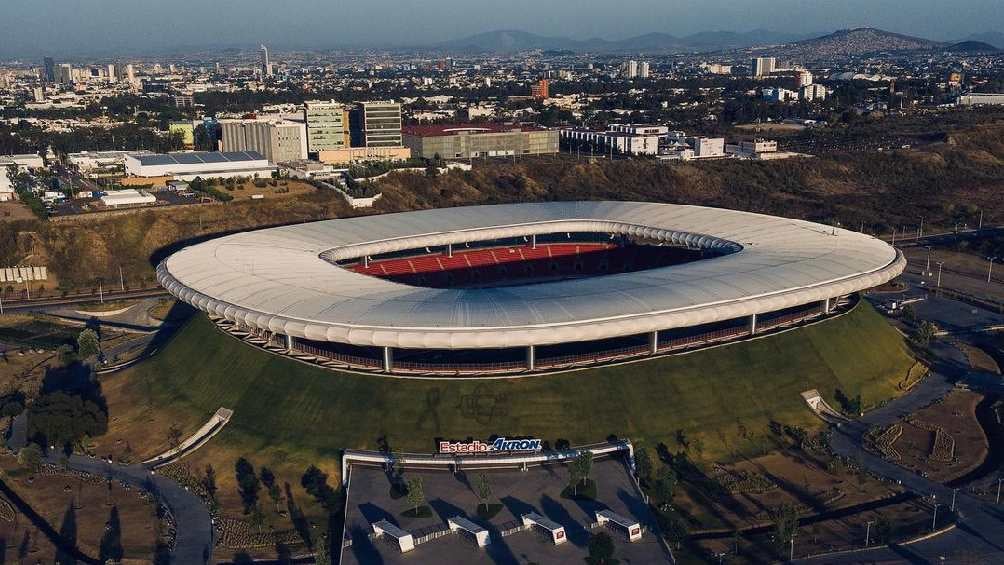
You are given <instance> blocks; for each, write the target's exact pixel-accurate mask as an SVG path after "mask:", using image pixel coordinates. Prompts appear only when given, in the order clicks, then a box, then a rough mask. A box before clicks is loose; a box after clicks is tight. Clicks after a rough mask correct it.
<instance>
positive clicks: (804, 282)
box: [157, 202, 905, 378]
mask: <svg viewBox="0 0 1004 565" xmlns="http://www.w3.org/2000/svg"><path fill="white" fill-rule="evenodd" d="M904 267H905V259H904V258H903V256H902V255H901V254H900V253H898V252H897V251H896V250H895V249H893V248H892V247H891V246H889V245H887V244H886V243H884V242H882V241H880V240H878V239H876V238H873V237H871V236H867V235H864V234H860V233H855V232H851V231H847V230H843V229H839V228H833V227H830V226H824V225H821V224H816V223H812V222H806V221H801V220H792V219H786V218H780V217H773V216H766V215H760V214H754V213H748V212H738V211H731V210H723V209H715V208H704V207H697V206H683V205H671V204H651V203H635V202H554V203H535V204H509V205H492V206H473V207H464V208H449V209H437V210H424V211H416V212H405V213H398V214H386V215H379V216H366V217H357V218H349V219H338V220H328V221H321V222H313V223H307V224H300V225H291V226H284V227H279V228H271V229H265V230H260V231H254V232H246V233H239V234H235V235H230V236H226V237H221V238H218V239H215V240H211V241H208V242H205V243H201V244H198V245H193V246H191V247H187V248H185V249H183V250H181V251H179V252H177V253H175V254H174V255H172V256H170V257H168V258H167V259H166V260H164V261H163V262H162V263H161V264H160V265H159V266H158V268H157V277H158V280H159V281H160V283H161V284H162V285H163V286H164V287H165V288H166V289H167V290H168V291H169V292H171V293H172V294H173V295H175V296H176V297H178V298H179V299H181V300H182V301H185V302H187V303H189V304H191V305H193V306H195V307H196V308H198V309H200V310H203V311H205V312H207V313H208V314H209V316H210V317H211V318H212V319H213V320H214V321H215V322H216V323H217V325H219V326H220V327H222V328H223V329H225V330H226V331H228V332H230V333H231V334H233V335H236V336H239V337H241V338H243V339H245V340H246V341H248V342H250V343H253V344H256V345H258V346H261V347H264V348H267V349H269V350H271V351H273V352H276V353H281V354H286V355H291V356H294V357H296V358H298V359H300V360H303V361H308V362H311V363H315V364H317V365H320V366H323V367H328V368H332V369H351V370H363V371H372V372H375V373H381V374H389V375H398V376H415V377H432V378H443V377H446V378H456V377H485V376H488V377H491V376H525V375H532V374H539V373H544V372H550V371H556V370H566V369H571V368H577V367H582V366H589V365H595V364H603V363H610V362H617V361H623V360H628V359H633V358H642V357H645V356H653V355H664V354H669V353H675V352H680V351H685V350H690V349H695V348H700V347H706V346H708V345H712V344H717V343H722V342H726V341H732V340H741V339H748V338H750V337H754V336H758V335H762V334H766V333H769V332H772V331H778V330H780V329H784V328H787V327H791V326H795V325H799V324H803V323H806V322H809V321H813V320H817V319H821V318H825V317H827V316H834V315H838V314H840V313H841V312H844V311H846V309H847V308H849V307H850V306H851V305H852V304H853V302H854V300H855V295H856V293H858V292H861V291H863V290H867V289H869V288H872V287H875V286H878V285H881V284H883V283H885V282H887V281H889V280H890V279H892V278H894V277H895V276H897V275H899V274H900V273H901V272H902V271H903V269H904Z"/></svg>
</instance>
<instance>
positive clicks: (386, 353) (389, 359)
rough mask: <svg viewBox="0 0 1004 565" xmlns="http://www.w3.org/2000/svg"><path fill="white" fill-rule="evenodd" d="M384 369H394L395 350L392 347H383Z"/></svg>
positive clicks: (387, 370)
mask: <svg viewBox="0 0 1004 565" xmlns="http://www.w3.org/2000/svg"><path fill="white" fill-rule="evenodd" d="M383 370H384V372H385V373H389V372H391V371H393V370H394V350H393V349H391V348H390V347H384V348H383Z"/></svg>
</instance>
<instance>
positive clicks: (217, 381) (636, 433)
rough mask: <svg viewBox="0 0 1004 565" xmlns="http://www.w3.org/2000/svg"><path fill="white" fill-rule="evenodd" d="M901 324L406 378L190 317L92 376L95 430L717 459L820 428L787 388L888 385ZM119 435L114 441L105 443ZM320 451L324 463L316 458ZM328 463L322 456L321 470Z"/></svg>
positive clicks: (266, 444) (312, 444)
mask: <svg viewBox="0 0 1004 565" xmlns="http://www.w3.org/2000/svg"><path fill="white" fill-rule="evenodd" d="M913 363H914V360H913V358H912V356H911V355H910V353H909V349H908V346H907V344H906V342H905V340H904V338H903V336H902V335H901V334H900V333H898V332H897V331H896V330H894V329H893V328H892V327H891V326H889V325H888V323H887V322H886V321H885V320H884V319H883V318H882V317H881V316H880V315H879V314H878V313H876V312H875V311H874V310H873V309H872V307H871V306H869V305H868V304H867V303H865V302H862V303H861V304H860V305H859V306H858V307H857V308H855V309H854V310H853V311H852V312H850V313H848V314H846V315H844V316H841V317H839V318H835V319H832V320H828V321H825V322H822V323H818V324H815V325H812V326H808V327H804V328H799V329H796V330H792V331H788V332H784V333H781V334H778V335H774V336H770V337H766V338H761V339H756V340H751V341H745V342H740V343H735V344H731V345H728V346H724V347H718V348H714V349H709V350H704V351H697V352H693V353H690V354H685V355H675V356H668V357H662V358H658V359H652V360H647V361H643V362H637V363H630V364H624V365H618V366H608V367H600V368H593V369H587V370H581V371H574V372H568V373H562V374H555V375H541V376H535V377H530V378H522V379H516V380H463V381H421V380H402V379H392V378H385V377H381V376H378V375H365V374H354V373H347V372H333V371H328V370H323V369H320V368H315V367H311V366H308V365H305V364H302V363H298V362H295V361H292V360H290V359H286V358H283V357H280V356H277V355H273V354H270V353H266V352H263V351H260V350H257V349H255V348H252V347H250V346H248V345H246V344H243V343H240V342H239V341H237V340H236V339H234V338H232V337H229V336H227V335H224V334H223V333H222V332H220V331H219V330H218V329H217V328H215V327H214V326H213V324H212V323H211V322H210V321H209V320H208V319H207V318H206V317H205V316H202V315H198V316H195V317H193V318H192V320H191V321H190V322H188V324H187V325H186V326H185V327H184V328H182V329H181V330H179V332H178V334H177V335H176V336H174V337H173V339H172V340H171V341H170V342H169V343H168V345H167V346H166V347H165V348H164V349H163V350H162V351H160V352H159V353H157V354H156V355H155V356H154V357H152V358H151V359H149V360H147V361H145V362H143V363H141V364H139V365H137V366H135V367H133V368H130V369H128V370H126V371H124V372H121V373H118V374H115V375H113V376H110V377H107V378H105V379H104V381H103V383H102V385H103V388H104V389H105V393H106V395H107V396H108V401H109V410H110V418H111V423H110V434H109V436H107V437H105V438H97V440H96V448H97V450H98V453H105V452H107V451H115V450H116V447H115V441H117V440H118V439H123V438H124V439H125V441H127V442H128V443H129V444H130V445H131V446H132V449H134V450H136V452H137V453H136V456H150V455H154V454H156V453H158V452H159V451H161V450H165V449H167V448H168V439H167V435H168V434H167V433H166V431H165V432H164V433H158V429H159V427H163V428H164V430H166V429H167V426H168V425H170V424H171V423H174V424H175V425H177V426H180V427H181V428H182V429H183V430H184V431H185V435H187V434H189V433H192V432H194V431H195V430H196V429H197V428H198V427H199V426H201V425H202V424H203V423H204V422H205V421H206V420H208V419H209V417H210V416H211V415H212V414H213V412H214V411H215V410H216V409H217V408H219V407H221V406H223V407H227V408H232V409H233V410H234V416H233V419H232V421H231V422H230V423H229V425H228V426H227V427H226V428H225V429H224V430H223V432H221V434H220V435H218V436H217V437H216V438H215V439H214V440H213V442H211V443H221V444H223V445H226V446H227V448H228V450H233V451H243V452H246V453H254V454H256V455H257V456H259V457H264V458H265V461H263V463H265V462H268V460H269V459H275V461H273V463H274V464H276V465H281V464H301V465H302V466H303V467H306V465H309V464H311V463H314V462H318V461H323V460H325V459H328V458H336V457H337V456H338V454H339V451H340V450H341V449H343V448H361V449H362V448H365V449H375V448H377V447H378V438H381V437H384V438H386V441H387V442H388V443H389V444H390V446H391V448H392V449H395V450H405V451H414V452H431V451H433V450H434V447H435V445H434V440H435V438H449V439H463V438H467V437H474V438H480V439H484V438H487V437H488V436H490V435H491V434H500V435H508V436H511V437H515V436H520V435H526V436H533V437H540V438H543V439H545V440H548V441H550V442H552V444H553V442H554V441H555V440H557V439H559V438H562V439H567V440H568V441H570V442H571V443H572V444H573V445H574V444H582V443H590V442H596V441H602V440H604V439H605V438H606V437H608V436H610V435H611V434H613V435H617V436H619V437H628V438H631V439H632V440H633V441H634V442H636V444H640V445H648V446H651V447H655V446H656V445H657V444H658V443H660V442H664V443H666V444H667V445H669V446H670V448H671V449H673V450H674V451H675V450H676V449H677V446H676V444H675V443H674V442H675V438H676V436H677V430H682V433H683V435H684V436H685V437H686V438H687V442H688V443H689V444H690V448H689V450H690V452H691V456H692V457H693V458H694V459H696V460H704V461H712V460H714V461H721V460H726V459H731V458H734V457H736V456H738V455H750V454H755V453H761V452H764V451H766V450H769V449H771V448H772V447H773V444H772V439H771V437H772V436H771V434H770V433H769V427H770V422H771V421H777V422H780V423H783V424H788V425H797V426H801V427H803V428H806V429H810V430H811V429H818V428H819V427H821V425H822V424H821V422H819V421H818V420H817V419H816V418H815V416H814V415H813V414H812V413H811V412H810V411H809V409H808V408H807V407H806V405H805V402H804V401H803V399H802V398H801V396H800V393H801V392H802V391H805V390H807V389H818V390H819V391H820V392H821V393H822V394H823V396H824V397H826V398H827V399H828V400H829V401H830V402H831V403H832V404H833V405H834V406H837V403H836V402H835V400H834V399H835V391H836V390H837V389H840V390H841V391H843V393H844V394H845V395H846V396H848V397H851V398H853V397H854V396H856V395H858V394H860V395H861V397H862V404H863V406H865V407H866V408H867V407H869V406H873V405H875V404H876V403H878V402H880V401H882V400H884V399H887V398H890V397H892V396H895V395H896V394H897V387H896V385H897V384H898V383H899V382H900V381H902V379H903V378H904V376H905V375H906V374H907V372H908V371H909V369H910V367H911V366H912V365H913ZM122 443H124V442H118V444H119V445H121V444H122ZM332 463H333V461H330V460H329V462H328V465H329V466H330V467H335V465H332ZM330 467H329V468H330Z"/></svg>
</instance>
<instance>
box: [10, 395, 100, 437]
mask: <svg viewBox="0 0 1004 565" xmlns="http://www.w3.org/2000/svg"><path fill="white" fill-rule="evenodd" d="M107 429H108V414H106V413H105V411H104V410H103V409H102V408H101V407H100V406H98V404H96V403H95V402H93V401H91V400H85V399H84V398H82V397H80V396H73V395H69V394H67V393H65V392H53V393H50V394H46V395H43V396H40V397H39V398H38V399H37V400H35V402H33V403H32V404H31V407H30V408H29V409H28V437H30V438H32V440H33V441H35V442H36V443H38V444H40V445H59V446H64V447H65V446H72V445H73V444H75V443H76V442H78V441H80V440H81V439H83V438H84V437H85V436H88V437H97V436H99V435H102V434H104V433H105V431H107Z"/></svg>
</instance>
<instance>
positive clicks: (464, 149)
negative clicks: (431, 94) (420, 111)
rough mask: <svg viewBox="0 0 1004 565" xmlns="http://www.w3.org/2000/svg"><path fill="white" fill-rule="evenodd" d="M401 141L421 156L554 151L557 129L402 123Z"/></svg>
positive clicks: (453, 156) (555, 148)
mask: <svg viewBox="0 0 1004 565" xmlns="http://www.w3.org/2000/svg"><path fill="white" fill-rule="evenodd" d="M404 145H405V147H408V148H409V149H411V154H412V156H413V157H419V158H425V159H432V158H435V157H436V156H439V157H441V158H443V159H471V158H475V157H507V156H515V155H540V154H546V153H557V152H558V131H557V130H546V129H543V128H541V127H539V126H536V125H525V124H477V125H471V124H453V125H422V126H406V127H405V128H404Z"/></svg>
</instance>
